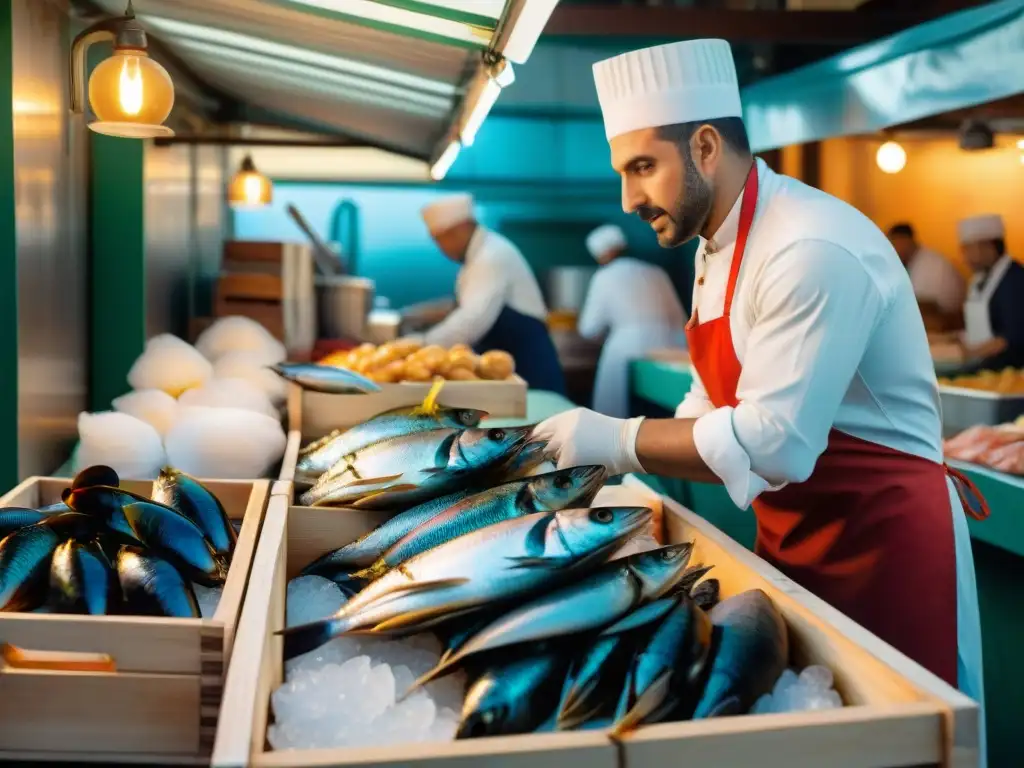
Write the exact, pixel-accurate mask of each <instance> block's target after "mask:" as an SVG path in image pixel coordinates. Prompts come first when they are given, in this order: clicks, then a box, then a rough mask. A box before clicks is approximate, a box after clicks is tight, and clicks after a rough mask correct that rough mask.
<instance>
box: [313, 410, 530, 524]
mask: <svg viewBox="0 0 1024 768" xmlns="http://www.w3.org/2000/svg"><path fill="white" fill-rule="evenodd" d="M529 434H530V428H529V427H509V428H494V429H462V430H456V429H434V430H431V431H429V432H415V433H413V434H409V435H403V436H401V437H396V438H392V439H389V440H381V441H380V442H377V443H374V444H373V445H370V446H367V447H366V448H364V449H363V450H361V451H357V452H356V454H355V455H354V457H352V460H351V461H350V462H348V468H347V469H346V471H344V472H342V473H341V474H339V475H337V476H336V477H334V478H332V479H329V480H328V479H325V478H326V475H325V476H324V478H321V481H320V482H318V483H317V484H316V485H315V486H313V488H311V489H310V490H309V491H307V492H306V493H304V494H303V495H302V497H301V498H300V503H301V504H303V505H304V506H354V507H359V508H362V509H388V508H394V507H397V506H400V505H411V504H419V503H421V502H424V501H427V500H428V499H432V498H435V497H437V496H442V495H444V494H447V493H452V492H454V491H456V490H458V489H459V488H460V487H465V486H466V485H467V484H468V483H469V482H471V481H472V479H473V477H474V476H476V475H477V474H479V473H483V472H486V471H487V470H489V469H490V468H492V467H493V466H495V465H496V464H500V463H501V462H503V461H505V460H507V459H508V457H509V456H511V455H512V454H513V453H514V452H515V451H517V450H518V449H519V447H520V446H521V445H522V444H523V443H525V442H526V440H527V439H528V437H529ZM346 461H347V459H346Z"/></svg>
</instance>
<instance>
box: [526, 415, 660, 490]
mask: <svg viewBox="0 0 1024 768" xmlns="http://www.w3.org/2000/svg"><path fill="white" fill-rule="evenodd" d="M643 420H644V417H643V416H638V417H636V418H635V419H615V418H612V417H611V416H605V415H603V414H600V413H596V412H595V411H591V410H588V409H586V408H576V409H574V410H571V411H566V412H565V413H560V414H558V415H557V416H552V417H551V418H550V419H547V420H546V421H542V422H541V423H540V424H538V425H537V426H536V427H535V428H534V430H533V437H534V438H536V439H537V440H546V441H547V444H548V451H549V452H550V454H551V455H552V456H553V457H554V459H555V460H556V462H557V463H558V468H559V469H563V468H565V467H579V466H583V465H586V464H600V465H602V466H603V467H605V469H607V470H608V474H609V475H622V474H626V473H628V472H639V473H643V472H644V468H643V467H642V466H640V462H639V460H638V459H637V457H636V435H637V432H639V431H640V424H641V423H642V422H643Z"/></svg>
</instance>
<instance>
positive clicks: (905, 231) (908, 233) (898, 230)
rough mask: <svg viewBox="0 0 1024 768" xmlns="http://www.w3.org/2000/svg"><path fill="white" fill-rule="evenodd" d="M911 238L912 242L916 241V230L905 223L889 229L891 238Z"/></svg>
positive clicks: (894, 225)
mask: <svg viewBox="0 0 1024 768" xmlns="http://www.w3.org/2000/svg"><path fill="white" fill-rule="evenodd" d="M901 235H902V236H903V237H909V238H910V239H911V240H913V239H914V228H913V227H912V226H910V225H909V224H907V223H905V222H900V223H899V224H893V225H892V226H891V227H889V237H899V236H901Z"/></svg>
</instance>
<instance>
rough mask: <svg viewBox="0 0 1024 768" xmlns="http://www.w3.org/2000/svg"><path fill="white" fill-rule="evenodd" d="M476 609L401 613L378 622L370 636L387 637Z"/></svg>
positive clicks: (448, 607) (474, 606) (425, 609)
mask: <svg viewBox="0 0 1024 768" xmlns="http://www.w3.org/2000/svg"><path fill="white" fill-rule="evenodd" d="M453 607H454V608H456V610H453ZM476 608H477V606H476V605H473V606H471V607H470V608H469V609H468V610H467V609H462V610H458V609H457V605H456V606H451V605H448V606H445V607H444V608H443V609H438V608H424V609H422V610H419V611H408V612H406V613H403V614H402V615H401V616H394V617H392V618H390V619H387V620H385V621H382V622H380V623H379V624H375V625H374V626H373V628H372V630H371V631H370V634H382V635H388V634H391V633H393V632H395V631H400V630H408V629H412V628H415V627H418V626H419V625H420V624H423V623H424V622H426V621H430V620H431V619H436V618H437V617H439V616H444V618H445V619H451V618H454V617H456V616H459V615H462V614H465V613H472V612H473V611H474V610H475V609H476ZM450 655H451V654H446V656H450ZM444 658H445V657H444V656H442V658H441V660H439V661H438V663H440V662H441V661H442V660H443V659H444Z"/></svg>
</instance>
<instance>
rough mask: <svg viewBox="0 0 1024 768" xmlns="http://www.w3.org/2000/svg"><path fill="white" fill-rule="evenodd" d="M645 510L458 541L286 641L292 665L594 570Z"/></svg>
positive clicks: (573, 513) (572, 518)
mask: <svg viewBox="0 0 1024 768" xmlns="http://www.w3.org/2000/svg"><path fill="white" fill-rule="evenodd" d="M650 519H651V510H650V509H647V508H646V507H598V508H594V509H571V510H561V511H559V512H537V513H535V514H532V515H527V516H526V517H520V518H516V519H514V520H508V521H506V522H504V523H498V524H497V525H492V526H489V527H488V528H484V529H482V530H479V531H474V532H473V533H470V534H467V535H465V536H460V537H459V538H457V539H454V540H452V541H449V542H448V543H446V544H442V545H441V546H439V547H437V548H435V549H432V550H429V551H427V552H424V553H423V554H421V555H417V556H416V557H414V558H412V559H411V560H409V561H407V562H406V563H405V564H404V567H403V568H402V569H401V570H399V569H397V568H396V569H395V570H392V571H390V572H389V573H387V574H385V575H384V576H382V577H381V578H379V579H377V581H375V582H373V583H372V584H370V585H369V586H368V587H366V589H364V590H362V591H361V592H360V593H359V594H358V595H356V596H355V597H354V598H353V599H352V600H350V601H349V602H348V603H346V604H345V605H344V606H342V608H341V610H340V611H338V613H336V614H335V615H334V616H332V617H329V618H327V619H324V620H322V621H318V622H313V623H311V624H306V625H304V626H298V627H292V628H289V629H286V630H284V631H283V632H282V634H284V635H285V643H284V646H285V647H284V654H285V658H287V659H290V658H293V657H295V656H298V655H300V654H303V653H306V652H308V651H311V650H313V649H314V648H318V647H320V646H321V645H323V644H324V643H326V642H328V641H329V640H331V639H332V638H334V637H337V636H338V635H342V634H345V633H346V632H352V631H355V630H359V631H363V632H371V633H375V634H382V635H386V634H387V633H389V632H392V631H408V630H411V629H419V630H423V629H428V628H430V627H431V626H433V625H434V624H437V623H439V622H441V621H445V620H448V619H452V618H454V617H455V616H457V615H459V614H460V613H461V614H465V613H468V612H470V611H475V610H477V609H479V608H480V607H481V606H489V605H493V604H495V603H497V602H498V601H500V600H503V599H508V598H511V597H515V596H517V595H522V594H526V593H528V592H530V591H532V590H535V589H538V588H541V587H543V586H544V585H546V584H553V583H559V582H560V581H562V580H563V579H566V578H569V577H571V576H576V575H577V574H579V573H582V572H585V571H586V570H588V569H589V568H592V567H594V566H595V565H597V564H598V563H600V562H601V561H602V560H603V559H604V558H606V557H607V556H608V555H609V554H611V553H612V552H614V551H615V548H617V547H618V546H619V545H620V544H621V543H622V541H624V540H625V539H627V538H629V537H630V536H632V535H634V534H635V533H636V532H637V531H639V530H640V529H641V528H643V527H644V526H645V525H647V524H648V523H649V522H650Z"/></svg>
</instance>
